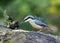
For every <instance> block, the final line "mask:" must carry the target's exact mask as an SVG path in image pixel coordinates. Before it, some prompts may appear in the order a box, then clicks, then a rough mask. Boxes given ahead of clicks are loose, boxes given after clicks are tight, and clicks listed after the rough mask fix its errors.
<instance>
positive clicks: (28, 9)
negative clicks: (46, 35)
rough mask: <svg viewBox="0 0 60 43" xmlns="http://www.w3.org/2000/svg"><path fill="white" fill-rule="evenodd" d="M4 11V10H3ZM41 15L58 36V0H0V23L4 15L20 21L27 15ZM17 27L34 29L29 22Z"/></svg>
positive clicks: (59, 20) (2, 21) (59, 30)
mask: <svg viewBox="0 0 60 43" xmlns="http://www.w3.org/2000/svg"><path fill="white" fill-rule="evenodd" d="M5 11H6V12H5ZM30 14H31V15H34V16H37V17H41V18H42V20H43V21H44V22H45V23H46V24H47V25H49V26H50V27H51V28H52V29H53V30H55V31H56V32H55V33H54V35H58V36H60V0H0V24H1V25H5V21H6V20H5V16H7V15H10V16H12V17H13V18H14V19H16V20H18V21H19V24H20V22H21V21H22V20H23V18H24V17H25V16H27V15H30ZM19 29H25V30H30V31H36V29H34V28H33V27H32V26H31V25H30V24H29V23H25V24H20V27H19Z"/></svg>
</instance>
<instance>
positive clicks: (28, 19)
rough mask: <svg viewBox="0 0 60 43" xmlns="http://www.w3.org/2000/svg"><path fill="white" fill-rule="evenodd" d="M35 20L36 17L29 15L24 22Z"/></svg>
mask: <svg viewBox="0 0 60 43" xmlns="http://www.w3.org/2000/svg"><path fill="white" fill-rule="evenodd" d="M33 19H35V17H34V16H32V15H28V16H26V17H25V18H24V20H23V22H29V21H30V20H33Z"/></svg>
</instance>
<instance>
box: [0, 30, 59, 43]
mask: <svg viewBox="0 0 60 43" xmlns="http://www.w3.org/2000/svg"><path fill="white" fill-rule="evenodd" d="M0 43H60V37H58V36H53V35H50V34H44V33H42V32H31V31H21V30H12V31H7V32H6V33H5V34H0Z"/></svg>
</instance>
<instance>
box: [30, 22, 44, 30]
mask: <svg viewBox="0 0 60 43" xmlns="http://www.w3.org/2000/svg"><path fill="white" fill-rule="evenodd" d="M29 23H30V24H31V25H32V27H34V28H36V29H39V30H42V29H43V27H42V26H39V25H36V24H35V22H34V21H29Z"/></svg>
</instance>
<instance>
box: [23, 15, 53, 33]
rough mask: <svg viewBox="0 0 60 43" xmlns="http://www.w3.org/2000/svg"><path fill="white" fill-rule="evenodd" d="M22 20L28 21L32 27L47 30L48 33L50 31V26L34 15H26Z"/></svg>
mask: <svg viewBox="0 0 60 43" xmlns="http://www.w3.org/2000/svg"><path fill="white" fill-rule="evenodd" d="M24 22H29V23H30V24H31V25H32V27H34V28H36V29H38V30H40V31H43V32H44V31H48V32H49V33H51V31H52V30H50V28H49V27H48V26H47V25H46V24H45V23H44V22H43V21H42V20H41V19H39V18H37V17H34V16H32V15H28V16H26V17H25V18H24V20H23V23H24Z"/></svg>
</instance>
